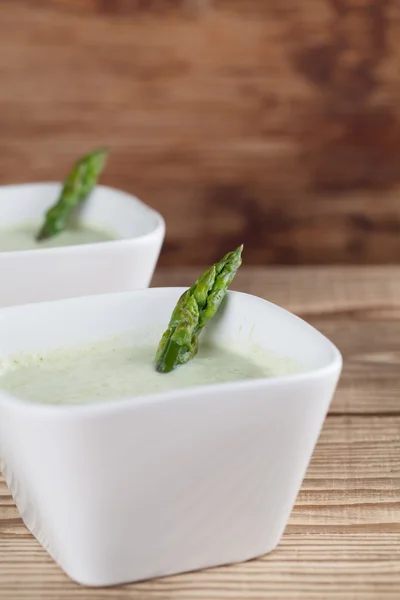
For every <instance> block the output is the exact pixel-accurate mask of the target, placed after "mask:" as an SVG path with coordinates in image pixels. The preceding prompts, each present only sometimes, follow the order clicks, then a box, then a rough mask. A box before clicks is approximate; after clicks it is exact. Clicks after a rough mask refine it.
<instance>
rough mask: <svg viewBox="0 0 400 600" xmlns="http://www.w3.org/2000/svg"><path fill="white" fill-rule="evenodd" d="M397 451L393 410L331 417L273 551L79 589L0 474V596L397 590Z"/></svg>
mask: <svg viewBox="0 0 400 600" xmlns="http://www.w3.org/2000/svg"><path fill="white" fill-rule="evenodd" d="M399 456H400V418H399V417H397V418H394V417H386V418H373V417H361V416H358V417H350V418H348V417H335V416H331V417H328V419H327V421H326V423H325V426H324V429H323V431H322V434H321V438H320V440H319V442H318V445H317V448H316V451H315V453H314V456H313V459H312V461H311V464H310V467H309V469H308V472H307V476H306V479H305V481H304V484H303V487H302V490H301V492H300V495H299V497H298V500H297V503H296V506H295V508H294V511H293V514H292V516H291V519H290V523H289V525H288V527H287V530H286V532H285V535H284V537H283V540H282V542H281V544H280V545H279V547H278V548H277V550H275V551H274V552H273V553H271V554H269V555H267V556H265V557H262V558H260V559H257V560H255V561H251V562H248V563H244V564H239V565H234V566H229V567H223V568H218V569H212V570H206V571H203V572H200V573H190V574H185V575H179V576H174V577H169V578H166V579H160V580H156V581H150V582H143V583H139V584H134V585H127V586H122V587H119V588H114V589H109V590H87V589H85V588H82V587H78V586H76V585H75V584H73V583H72V582H70V581H69V580H68V579H67V578H66V577H65V576H64V575H63V574H62V573H61V572H60V570H59V569H58V567H56V566H55V565H54V563H53V562H52V561H51V560H50V559H49V558H48V556H47V554H46V553H45V551H44V550H42V549H41V548H40V546H39V545H38V544H37V542H36V541H35V540H34V539H33V538H32V537H31V536H29V535H28V534H27V533H26V530H25V529H24V527H23V525H22V523H21V521H20V520H19V519H18V518H17V515H16V511H15V508H14V507H13V505H12V502H11V501H10V498H9V495H8V492H7V491H6V489H5V485H4V482H2V483H1V484H0V502H1V508H0V511H1V512H0V597H4V598H7V599H8V600H17V599H18V600H20V599H22V598H23V599H24V600H39V599H41V598H49V599H50V598H51V599H52V600H53V599H56V598H57V599H58V598H60V599H61V598H62V599H66V598H70V599H72V598H84V599H88V600H89V599H90V598H96V599H97V600H101V599H104V600H105V599H108V598H113V599H117V598H126V599H128V598H135V599H140V600H144V599H146V600H148V599H150V598H155V599H158V600H160V599H162V600H173V599H174V600H175V598H176V599H179V598H182V599H183V598H185V599H187V600H189V599H190V600H192V599H193V600H194V599H197V600H201V599H204V600H205V599H211V598H212V599H213V600H216V599H218V600H239V599H243V600H263V599H264V598H282V599H286V600H291V599H293V600H295V599H296V600H302V599H304V600H308V599H309V598H318V599H320V598H322V597H323V598H326V599H327V600H329V599H332V600H333V599H334V598H340V599H341V600H345V599H347V598H348V599H356V598H363V599H364V598H365V599H368V598H371V599H374V600H375V599H377V598H379V599H383V600H385V599H389V598H393V599H394V598H397V597H398V590H399V589H400V525H399V523H400V461H399ZM396 594H397V595H396Z"/></svg>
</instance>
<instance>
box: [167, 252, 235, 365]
mask: <svg viewBox="0 0 400 600" xmlns="http://www.w3.org/2000/svg"><path fill="white" fill-rule="evenodd" d="M242 250H243V245H242V246H239V248H237V249H236V250H235V251H234V252H229V253H228V254H226V255H225V256H224V257H223V258H222V259H221V260H220V261H219V262H218V263H216V264H215V265H213V266H212V267H210V268H209V269H207V271H205V272H204V273H203V274H202V275H200V277H199V279H198V280H197V281H196V283H195V284H194V285H192V287H191V288H189V289H188V290H186V292H184V293H183V294H182V296H181V297H180V298H179V300H178V303H177V305H176V307H175V309H174V311H173V313H172V316H171V319H170V322H169V324H168V329H167V330H166V331H165V332H164V334H163V336H162V338H161V341H160V344H159V346H158V350H157V353H156V370H157V371H158V372H159V373H169V372H170V371H172V370H173V369H175V367H177V366H178V365H183V364H186V363H187V362H189V361H190V360H192V358H194V357H195V356H196V353H197V349H198V339H199V335H200V332H201V330H202V329H203V327H204V325H205V324H206V323H207V321H209V320H210V319H212V317H213V316H214V315H215V313H216V312H217V310H218V308H219V306H220V304H221V302H222V300H223V298H224V296H225V294H226V291H227V289H228V286H229V285H230V283H231V282H232V280H233V278H234V277H235V275H236V271H237V270H238V268H239V267H240V265H241V264H242V258H241V254H242Z"/></svg>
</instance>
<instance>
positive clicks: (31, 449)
mask: <svg viewBox="0 0 400 600" xmlns="http://www.w3.org/2000/svg"><path fill="white" fill-rule="evenodd" d="M182 291H183V290H182V289H178V288H165V289H162V288H160V289H157V288H156V289H147V290H142V291H138V292H132V293H131V292H129V293H124V294H111V295H103V296H92V297H86V298H77V299H69V300H62V301H58V302H51V303H43V304H32V305H29V306H22V307H12V308H8V309H3V310H1V311H0V361H1V360H4V359H5V358H7V357H12V356H13V355H15V353H18V352H21V351H23V352H36V351H42V350H44V351H46V350H48V349H52V348H58V347H60V346H70V345H74V344H77V343H82V342H89V341H93V340H99V339H104V338H106V337H109V336H111V335H120V334H122V335H124V334H127V332H128V333H129V335H130V336H132V339H138V338H139V339H142V340H145V341H147V342H148V341H149V340H152V341H153V342H154V345H155V348H156V345H157V342H158V339H159V337H160V335H161V333H162V331H163V330H164V328H165V325H166V323H167V322H168V319H169V317H170V314H171V311H172V309H173V307H174V306H175V303H176V301H177V299H178V297H179V295H180V294H181V293H182ZM204 334H205V335H208V336H209V337H212V338H215V339H217V340H220V341H223V340H227V341H229V340H234V341H236V342H239V343H240V342H242V343H243V344H249V340H250V339H251V343H254V344H258V345H261V347H263V348H265V349H266V350H271V351H273V352H275V353H277V354H278V355H281V356H285V357H288V358H290V359H293V360H295V361H300V362H301V363H302V364H303V365H304V367H305V371H304V372H302V373H299V374H294V375H288V376H284V377H277V378H265V379H257V380H247V381H243V382H235V383H224V384H217V385H215V384H214V385H208V386H201V387H197V388H190V389H182V390H179V391H174V392H168V393H160V394H154V395H149V396H142V397H136V398H127V399H121V400H119V401H117V402H113V403H107V404H97V405H81V406H54V405H44V404H43V405H42V404H35V403H29V402H25V401H23V400H21V399H18V398H15V397H12V396H10V395H7V394H6V393H4V392H0V456H1V463H0V466H1V469H2V471H3V474H4V477H5V479H6V481H7V484H8V486H9V488H10V491H11V493H12V495H13V497H14V499H15V502H16V504H17V507H18V509H19V511H20V514H21V516H22V518H23V520H24V522H25V523H26V525H27V527H28V528H29V529H30V530H31V531H32V533H33V534H34V535H35V536H36V537H37V539H38V540H39V541H40V542H41V543H42V544H43V546H44V547H45V548H46V549H47V550H48V552H49V553H50V554H51V556H52V557H53V558H54V560H55V561H56V562H57V563H58V564H59V565H60V566H61V568H62V569H63V570H64V571H65V572H66V573H67V574H68V575H69V576H70V577H71V578H72V579H73V580H75V581H77V582H79V583H82V584H85V585H90V586H108V585H113V584H120V583H124V582H131V581H136V580H142V579H147V578H151V577H157V576H163V575H168V574H172V573H178V572H184V571H189V570H194V569H201V568H204V567H211V566H215V565H221V564H227V563H233V562H237V561H244V560H248V559H250V558H253V557H256V556H259V555H262V554H265V553H267V552H270V551H271V550H272V549H273V548H275V546H276V545H277V543H278V542H279V539H280V537H281V535H282V533H283V531H284V528H285V526H286V523H287V520H288V518H289V515H290V512H291V510H292V507H293V504H294V502H295V499H296V495H297V493H298V491H299V488H300V485H301V482H302V479H303V477H304V474H305V471H306V468H307V465H308V462H309V460H310V457H311V454H312V452H313V449H314V446H315V444H316V442H317V439H318V436H319V433H320V429H321V427H322V424H323V421H324V418H325V415H326V413H327V410H328V407H329V404H330V402H331V399H332V396H333V393H334V390H335V387H336V384H337V381H338V378H339V375H340V372H341V366H342V360H341V355H340V353H339V351H338V350H337V349H336V347H335V346H334V345H333V344H332V343H331V342H330V341H329V340H327V339H326V338H325V337H324V336H323V335H322V334H320V333H319V332H318V331H316V330H315V329H314V328H312V327H311V326H310V325H308V324H306V323H305V322H304V321H302V320H300V319H299V318H297V317H295V316H294V315H292V314H290V313H288V312H286V311H285V310H283V309H281V308H279V307H277V306H275V305H273V304H270V303H269V302H266V301H265V300H262V299H261V298H257V297H255V296H250V295H247V294H241V293H238V292H230V293H228V295H227V298H226V301H225V302H224V305H223V307H221V311H220V314H219V315H217V317H216V318H215V322H214V323H213V325H212V327H210V329H209V330H208V331H207V332H204ZM181 368H185V367H181ZM164 376H165V377H168V375H164ZM99 377H101V373H99ZM0 387H1V381H0Z"/></svg>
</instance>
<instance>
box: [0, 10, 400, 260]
mask: <svg viewBox="0 0 400 600" xmlns="http://www.w3.org/2000/svg"><path fill="white" fill-rule="evenodd" d="M399 60H400V5H399V3H398V2H397V0H306V1H305V2H300V3H299V2H297V1H296V0H269V1H268V2H265V1H264V0H215V1H214V2H213V1H212V0H147V1H143V0H3V1H2V2H1V3H0V77H1V82H2V84H1V87H0V132H1V136H0V151H1V156H2V160H1V163H0V183H11V182H23V181H29V180H48V179H60V178H62V177H63V176H64V175H65V173H66V171H67V169H68V168H69V165H70V163H71V162H72V161H73V160H74V159H75V158H76V156H78V155H79V154H81V153H82V152H83V151H86V150H87V149H88V148H91V147H93V146H96V145H98V144H101V145H103V144H108V145H109V146H110V148H111V150H112V155H111V159H110V162H109V165H108V168H107V171H106V173H105V175H104V178H103V181H104V183H106V184H110V185H113V186H118V187H122V188H124V189H126V190H128V191H131V192H136V193H137V194H138V195H140V196H141V197H142V198H143V199H144V200H146V201H147V202H149V203H150V204H151V205H153V206H154V207H155V208H157V209H159V210H160V211H161V212H162V213H163V214H164V216H165V217H166V220H167V223H168V235H167V240H166V245H165V249H164V252H163V255H162V258H161V261H162V264H164V265H177V264H186V265H191V264H200V263H202V262H203V261H206V262H211V261H214V260H215V259H217V258H219V256H220V254H222V253H224V252H225V251H226V250H227V249H230V248H231V247H233V246H234V245H235V244H238V243H239V242H242V241H243V242H245V244H246V250H247V261H248V264H266V263H287V264H299V263H330V262H336V263H345V262H353V263H354V262H358V263H363V262H366V261H368V262H375V263H385V262H386V263H398V262H399V261H400V200H399V199H400V170H399V168H398V166H399V160H400V108H399V107H400V102H399V101H400V83H399V78H398V64H399Z"/></svg>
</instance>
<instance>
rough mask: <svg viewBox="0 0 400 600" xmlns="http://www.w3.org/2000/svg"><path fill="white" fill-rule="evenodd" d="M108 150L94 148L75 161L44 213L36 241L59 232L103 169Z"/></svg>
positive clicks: (65, 225) (90, 189) (88, 192)
mask: <svg viewBox="0 0 400 600" xmlns="http://www.w3.org/2000/svg"><path fill="white" fill-rule="evenodd" d="M107 156H108V150H106V149H100V150H95V151H94V152H92V153H91V154H87V155H86V156H83V157H82V158H81V159H79V160H78V161H77V163H76V164H75V165H74V168H73V169H72V171H71V173H70V174H69V175H68V177H67V179H66V180H65V182H64V185H63V188H62V190H61V194H60V197H59V199H58V200H57V202H56V204H54V206H52V207H51V208H50V209H49V210H48V211H47V213H46V215H45V220H44V223H43V225H42V227H41V229H40V231H39V233H38V234H37V236H36V239H37V240H38V241H41V240H45V239H47V238H50V237H53V236H54V235H57V234H58V233H61V232H62V231H63V230H64V229H65V228H66V227H67V224H68V219H69V217H70V215H71V213H72V211H73V209H74V208H76V207H77V206H78V205H79V204H80V203H81V202H83V200H85V198H87V196H88V195H89V194H90V192H91V191H92V190H93V188H94V187H95V185H96V183H97V178H98V176H99V175H100V173H101V171H102V170H103V167H104V164H105V161H106V158H107Z"/></svg>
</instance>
